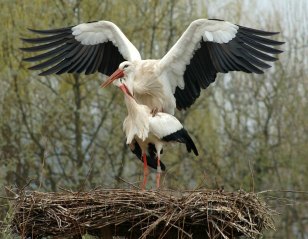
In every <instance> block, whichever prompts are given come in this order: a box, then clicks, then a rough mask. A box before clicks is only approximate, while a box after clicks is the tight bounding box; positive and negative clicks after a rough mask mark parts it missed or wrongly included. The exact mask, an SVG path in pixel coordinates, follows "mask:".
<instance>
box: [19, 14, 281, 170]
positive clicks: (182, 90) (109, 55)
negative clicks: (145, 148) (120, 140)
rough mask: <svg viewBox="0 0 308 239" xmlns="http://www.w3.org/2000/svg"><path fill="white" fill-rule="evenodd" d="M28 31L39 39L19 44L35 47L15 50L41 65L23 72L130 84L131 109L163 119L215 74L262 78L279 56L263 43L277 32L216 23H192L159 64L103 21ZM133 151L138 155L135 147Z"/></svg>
mask: <svg viewBox="0 0 308 239" xmlns="http://www.w3.org/2000/svg"><path fill="white" fill-rule="evenodd" d="M29 30H30V31H31V32H33V33H37V34H40V35H43V37H39V38H23V39H22V40H23V41H25V42H27V43H31V44H36V45H35V46H31V47H25V48H21V50H23V51H26V52H40V51H44V52H43V53H40V54H38V55H36V56H33V57H28V58H24V59H23V60H24V61H28V62H38V61H42V62H41V63H39V64H36V65H34V66H32V67H30V68H29V69H31V70H43V71H42V72H41V73H40V75H42V76H44V75H49V74H62V73H78V74H79V73H82V72H84V73H85V74H86V75H88V74H93V73H96V72H100V73H102V74H105V75H107V76H110V75H111V76H110V77H109V78H108V79H107V80H106V81H105V82H104V83H103V84H102V86H103V87H106V86H107V85H109V84H110V83H111V82H112V81H114V80H116V79H118V78H121V77H126V78H127V79H128V81H131V83H130V84H131V85H132V88H133V91H134V98H135V99H136V101H137V103H139V104H143V105H146V106H148V107H149V108H150V109H151V110H154V111H159V112H166V113H169V114H174V112H175V108H177V109H179V110H182V109H187V108H188V107H190V106H191V105H192V104H193V103H194V102H195V100H196V99H197V98H198V97H199V95H200V91H201V89H206V88H207V87H208V86H209V85H210V84H211V83H212V82H214V81H215V78H216V75H217V73H227V72H229V71H243V72H247V73H257V74H261V73H263V71H262V69H266V68H269V67H270V65H269V64H267V63H266V61H275V60H277V58H275V57H273V56H271V54H279V53H281V52H282V51H281V50H278V49H275V48H274V47H273V46H278V45H281V44H283V42H279V41H276V40H272V39H269V38H268V37H269V36H272V35H275V34H278V32H268V31H262V30H256V29H252V28H247V27H243V26H240V25H236V24H233V23H230V22H228V21H223V20H217V19H198V20H195V21H193V22H192V23H191V24H190V25H189V26H188V28H187V29H186V31H185V32H184V33H183V34H182V36H181V37H180V38H179V39H178V41H177V42H176V43H175V45H174V46H173V47H172V48H171V49H170V50H169V51H168V52H167V54H166V55H165V56H164V57H163V58H162V59H160V60H142V59H141V56H140V53H139V51H138V50H137V49H136V47H135V46H134V45H133V44H132V43H131V42H130V41H129V40H128V39H127V37H126V36H125V35H124V34H123V33H122V31H121V30H120V29H119V28H118V27H117V26H116V25H115V24H114V23H112V22H109V21H97V22H91V23H82V24H79V25H76V26H70V27H65V28H61V29H52V30H33V29H29ZM135 146H137V152H138V153H140V150H139V149H138V147H139V145H137V144H135ZM135 148H136V147H135ZM152 148H153V147H152ZM150 154H151V152H150ZM152 154H153V152H152ZM154 166H156V165H154Z"/></svg>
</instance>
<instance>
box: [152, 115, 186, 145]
mask: <svg viewBox="0 0 308 239" xmlns="http://www.w3.org/2000/svg"><path fill="white" fill-rule="evenodd" d="M149 122H150V128H149V129H150V132H151V133H152V134H154V135H155V136H156V137H158V138H159V139H161V138H163V137H165V136H167V135H170V134H172V133H175V132H176V131H178V130H180V129H182V128H183V125H182V124H181V123H180V121H179V120H178V119H177V118H175V117H174V116H173V115H170V114H166V113H157V114H156V115H155V117H150V118H149Z"/></svg>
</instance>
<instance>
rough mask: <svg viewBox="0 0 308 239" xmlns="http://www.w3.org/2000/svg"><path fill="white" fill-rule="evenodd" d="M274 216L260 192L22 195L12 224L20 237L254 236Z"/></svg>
mask: <svg viewBox="0 0 308 239" xmlns="http://www.w3.org/2000/svg"><path fill="white" fill-rule="evenodd" d="M271 214H272V211H271V210H269V208H268V207H267V206H266V205H265V204H264V203H263V202H262V201H261V200H260V199H259V198H258V196H257V194H254V193H245V192H243V191H239V192H224V191H221V190H196V191H185V192H181V193H179V192H174V191H169V190H168V191H140V190H132V189H103V190H101V189H100V190H93V191H89V192H68V191H65V192H60V193H43V192H36V191H23V192H21V193H19V194H18V197H17V199H16V200H14V214H13V219H12V222H11V223H12V225H11V226H12V229H13V231H14V232H15V233H18V234H19V235H21V236H22V238H27V237H31V238H41V237H43V236H52V238H66V237H71V236H74V235H83V234H85V233H88V234H91V235H102V234H104V233H111V235H113V236H125V237H126V238H164V237H168V238H224V239H228V238H235V237H238V236H246V237H248V238H256V237H258V236H259V235H261V232H262V230H263V229H274V225H273V220H272V216H271Z"/></svg>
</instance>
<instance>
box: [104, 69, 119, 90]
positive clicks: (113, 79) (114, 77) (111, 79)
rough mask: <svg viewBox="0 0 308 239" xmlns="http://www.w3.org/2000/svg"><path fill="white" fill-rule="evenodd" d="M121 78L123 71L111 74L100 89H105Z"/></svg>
mask: <svg viewBox="0 0 308 239" xmlns="http://www.w3.org/2000/svg"><path fill="white" fill-rule="evenodd" d="M123 76H124V72H123V70H122V69H117V70H116V71H115V72H113V74H112V75H111V76H109V77H108V79H107V80H106V81H105V82H104V83H103V84H101V87H102V88H105V87H107V86H108V85H110V84H111V83H112V82H113V81H115V80H116V79H119V78H122V77H123Z"/></svg>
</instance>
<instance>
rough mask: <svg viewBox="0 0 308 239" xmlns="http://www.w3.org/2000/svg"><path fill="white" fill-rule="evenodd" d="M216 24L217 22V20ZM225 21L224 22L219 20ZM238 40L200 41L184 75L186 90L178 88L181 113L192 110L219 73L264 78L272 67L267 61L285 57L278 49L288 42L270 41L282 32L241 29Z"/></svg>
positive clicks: (176, 95) (178, 102) (176, 93)
mask: <svg viewBox="0 0 308 239" xmlns="http://www.w3.org/2000/svg"><path fill="white" fill-rule="evenodd" d="M213 21H214V20H213ZM216 21H222V20H216ZM238 27H239V28H238V31H237V33H236V36H235V37H234V38H233V39H232V40H231V41H229V42H228V43H216V42H209V41H206V42H205V41H203V40H202V39H201V41H200V48H198V49H197V50H196V51H195V53H194V55H193V57H192V58H191V60H190V63H189V64H188V65H187V66H186V70H185V72H184V83H185V87H184V88H183V89H180V88H179V87H176V89H175V94H174V97H175V99H176V105H177V108H178V109H180V110H181V109H186V108H188V107H190V106H191V105H192V104H193V103H194V102H195V100H196V98H198V97H199V95H200V94H199V93H200V89H201V88H203V89H205V88H207V87H208V86H209V85H210V84H211V83H212V82H214V81H215V78H216V75H217V73H219V72H220V73H227V72H230V71H243V72H246V73H257V74H262V73H263V70H262V69H267V68H269V67H270V65H269V64H267V63H266V62H264V61H276V60H277V58H275V57H273V56H271V55H269V54H279V53H282V51H281V50H279V49H275V48H274V47H273V46H278V45H281V44H283V43H284V42H280V41H276V40H272V39H268V38H266V37H268V36H272V35H276V34H278V32H267V31H262V30H257V29H252V28H248V27H242V26H238Z"/></svg>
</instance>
